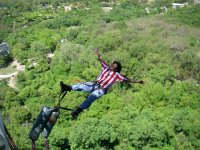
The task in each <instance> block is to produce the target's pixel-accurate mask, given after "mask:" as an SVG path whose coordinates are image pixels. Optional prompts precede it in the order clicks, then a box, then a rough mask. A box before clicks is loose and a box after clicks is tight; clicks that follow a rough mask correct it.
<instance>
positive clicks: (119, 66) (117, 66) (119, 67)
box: [110, 61, 122, 73]
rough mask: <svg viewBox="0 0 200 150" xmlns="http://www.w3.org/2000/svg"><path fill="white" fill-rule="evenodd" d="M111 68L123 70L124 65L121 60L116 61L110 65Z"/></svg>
mask: <svg viewBox="0 0 200 150" xmlns="http://www.w3.org/2000/svg"><path fill="white" fill-rule="evenodd" d="M110 69H111V70H112V71H115V72H119V73H120V71H121V70H122V65H121V63H120V62H119V61H114V62H113V63H112V64H111V66H110Z"/></svg>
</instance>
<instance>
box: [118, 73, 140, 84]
mask: <svg viewBox="0 0 200 150" xmlns="http://www.w3.org/2000/svg"><path fill="white" fill-rule="evenodd" d="M117 79H118V81H122V82H129V83H139V84H144V81H143V80H138V81H137V80H132V79H129V78H127V77H125V76H123V75H121V74H118V78H117Z"/></svg>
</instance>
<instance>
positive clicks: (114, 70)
mask: <svg viewBox="0 0 200 150" xmlns="http://www.w3.org/2000/svg"><path fill="white" fill-rule="evenodd" d="M95 52H96V54H97V57H98V60H99V61H100V63H101V66H102V71H101V72H100V74H99V76H98V77H97V79H96V81H94V82H84V83H78V84H74V85H66V84H64V83H63V81H61V82H60V86H61V92H64V91H71V90H73V91H83V92H89V93H90V95H89V96H88V97H87V98H86V100H85V101H84V102H83V103H82V104H81V105H80V106H79V107H78V108H77V109H75V110H74V111H72V113H71V115H72V118H76V117H77V116H78V114H79V113H80V112H82V111H83V110H84V109H87V108H88V107H89V106H90V105H91V104H92V103H93V102H94V101H95V100H96V99H98V98H100V97H101V96H103V95H104V94H106V93H107V91H108V89H109V88H110V87H111V86H112V85H113V84H114V83H116V82H120V81H121V82H129V83H140V84H143V83H144V82H143V81H142V80H140V81H134V80H131V79H129V78H127V77H125V76H123V75H121V74H120V72H121V69H122V66H121V63H120V62H118V61H114V62H113V63H112V64H111V65H108V64H107V63H106V62H105V61H104V60H103V59H102V57H101V55H100V54H99V51H98V49H96V50H95Z"/></svg>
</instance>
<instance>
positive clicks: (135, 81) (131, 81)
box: [127, 79, 144, 84]
mask: <svg viewBox="0 0 200 150" xmlns="http://www.w3.org/2000/svg"><path fill="white" fill-rule="evenodd" d="M127 82H129V83H139V84H144V81H143V80H138V81H137V80H132V79H128V80H127Z"/></svg>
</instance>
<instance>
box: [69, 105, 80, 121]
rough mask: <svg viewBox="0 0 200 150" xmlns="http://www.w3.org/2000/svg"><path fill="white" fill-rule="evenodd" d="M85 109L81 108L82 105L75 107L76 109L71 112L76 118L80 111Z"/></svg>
mask: <svg viewBox="0 0 200 150" xmlns="http://www.w3.org/2000/svg"><path fill="white" fill-rule="evenodd" d="M82 111H83V109H81V108H80V107H79V108H77V109H75V110H74V111H72V112H71V115H72V119H76V118H77V117H78V115H79V113H80V112H82Z"/></svg>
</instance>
